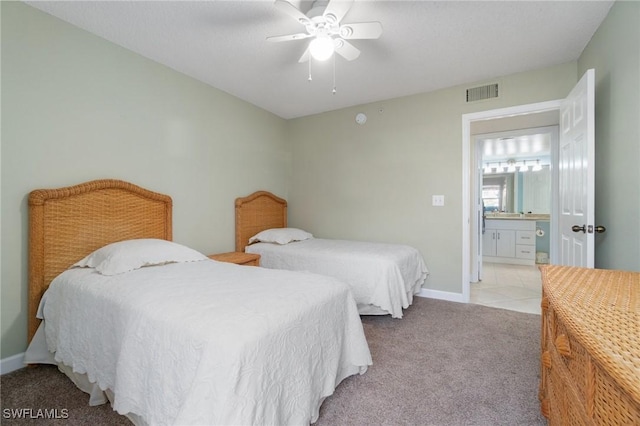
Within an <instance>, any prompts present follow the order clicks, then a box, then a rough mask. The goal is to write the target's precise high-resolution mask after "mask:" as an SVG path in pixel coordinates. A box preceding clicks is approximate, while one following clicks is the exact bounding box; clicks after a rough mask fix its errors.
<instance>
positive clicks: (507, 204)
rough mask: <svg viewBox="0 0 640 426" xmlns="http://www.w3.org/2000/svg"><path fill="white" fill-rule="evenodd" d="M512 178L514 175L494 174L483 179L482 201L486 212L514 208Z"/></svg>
mask: <svg viewBox="0 0 640 426" xmlns="http://www.w3.org/2000/svg"><path fill="white" fill-rule="evenodd" d="M512 179H513V176H512V175H493V176H491V177H485V178H484V179H483V180H482V202H483V203H484V211H485V212H493V211H499V212H502V211H510V210H511V209H512V201H511V198H512V196H511V194H510V191H511V187H512V186H513V185H512V182H513V180H512ZM510 183H511V185H510Z"/></svg>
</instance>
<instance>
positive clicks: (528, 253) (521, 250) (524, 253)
mask: <svg viewBox="0 0 640 426" xmlns="http://www.w3.org/2000/svg"><path fill="white" fill-rule="evenodd" d="M516 257H517V258H518V259H535V258H536V246H531V245H524V244H516Z"/></svg>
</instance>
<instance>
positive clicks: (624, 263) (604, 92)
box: [578, 1, 640, 271]
mask: <svg viewBox="0 0 640 426" xmlns="http://www.w3.org/2000/svg"><path fill="white" fill-rule="evenodd" d="M589 68H594V69H595V71H596V222H597V224H598V225H604V226H605V227H606V228H607V232H606V233H604V234H602V235H597V236H596V252H595V254H596V258H595V263H596V268H605V269H623V270H632V271H640V167H638V165H639V164H640V2H630V1H617V2H616V3H615V4H614V5H613V7H612V8H611V10H610V12H609V15H608V16H607V18H606V19H605V20H604V22H603V23H602V25H601V26H600V28H598V31H597V32H596V33H595V34H594V36H593V38H592V39H591V41H590V42H589V44H588V45H587V47H586V48H585V50H584V52H583V53H582V55H581V56H580V59H579V61H578V70H579V72H580V73H581V74H582V73H584V72H585V71H586V70H587V69H589Z"/></svg>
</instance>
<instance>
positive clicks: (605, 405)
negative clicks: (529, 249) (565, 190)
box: [539, 265, 640, 425]
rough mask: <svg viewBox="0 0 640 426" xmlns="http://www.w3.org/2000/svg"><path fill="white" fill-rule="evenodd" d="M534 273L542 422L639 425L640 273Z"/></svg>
mask: <svg viewBox="0 0 640 426" xmlns="http://www.w3.org/2000/svg"><path fill="white" fill-rule="evenodd" d="M540 269H541V271H542V282H543V298H542V336H541V346H542V347H541V377H540V379H541V380H540V391H539V398H540V402H541V411H542V414H543V415H544V416H545V417H546V418H547V419H548V420H549V424H550V425H638V424H640V273H637V272H624V271H613V270H598V269H587V268H576V267H567V266H551V265H549V266H542V267H541V268H540Z"/></svg>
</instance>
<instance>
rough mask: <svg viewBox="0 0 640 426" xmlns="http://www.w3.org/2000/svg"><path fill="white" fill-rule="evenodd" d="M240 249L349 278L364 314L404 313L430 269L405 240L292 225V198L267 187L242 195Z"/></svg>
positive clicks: (263, 259) (275, 263)
mask: <svg viewBox="0 0 640 426" xmlns="http://www.w3.org/2000/svg"><path fill="white" fill-rule="evenodd" d="M235 209H236V251H245V252H247V253H255V254H259V255H260V266H263V267H266V268H274V269H285V270H293V271H311V272H315V273H318V274H323V275H327V276H330V277H334V278H337V279H339V280H340V281H343V282H345V283H347V284H348V285H349V286H350V287H351V290H352V292H353V294H354V297H355V299H356V302H357V304H358V311H359V312H360V314H362V315H391V316H392V317H393V318H402V316H403V309H406V308H408V307H409V306H410V305H411V303H412V302H413V297H414V295H416V294H418V293H419V292H420V291H421V289H422V285H423V284H424V282H425V280H426V277H427V275H428V274H429V271H428V269H427V266H426V264H425V262H424V259H423V258H422V255H421V254H420V252H419V251H418V250H417V249H415V248H414V247H411V246H408V245H404V244H390V243H380V242H365V241H351V240H340V239H323V238H314V237H313V235H311V234H310V233H308V232H306V231H303V230H300V229H297V228H289V227H287V201H286V200H284V199H282V198H280V197H277V196H275V195H274V194H271V193H270V192H267V191H258V192H255V193H253V194H251V195H249V196H247V197H242V198H237V199H236V201H235Z"/></svg>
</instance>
